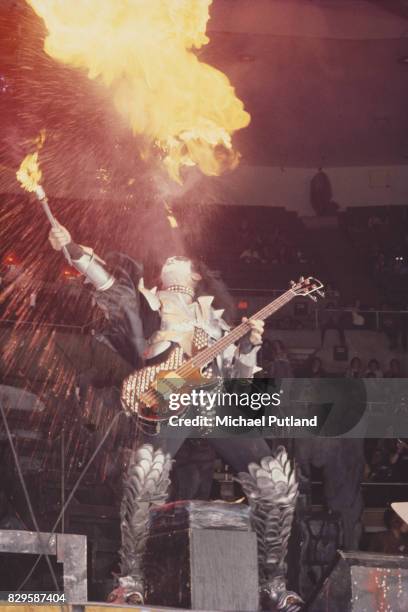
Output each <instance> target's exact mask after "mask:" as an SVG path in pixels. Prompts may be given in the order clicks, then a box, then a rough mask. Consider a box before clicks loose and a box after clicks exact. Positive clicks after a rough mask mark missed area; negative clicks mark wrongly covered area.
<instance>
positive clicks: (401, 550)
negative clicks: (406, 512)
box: [370, 508, 408, 555]
mask: <svg viewBox="0 0 408 612" xmlns="http://www.w3.org/2000/svg"><path fill="white" fill-rule="evenodd" d="M383 520H384V525H385V526H386V528H387V531H383V532H382V533H377V534H375V537H373V539H372V542H371V545H370V550H371V551H372V552H377V553H383V554H386V555H406V554H407V553H408V536H407V533H408V525H407V524H406V523H404V521H403V520H402V519H401V518H400V517H399V516H398V515H397V514H396V513H395V512H394V510H392V508H386V510H385V512H384V517H383Z"/></svg>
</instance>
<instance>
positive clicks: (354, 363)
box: [345, 357, 363, 378]
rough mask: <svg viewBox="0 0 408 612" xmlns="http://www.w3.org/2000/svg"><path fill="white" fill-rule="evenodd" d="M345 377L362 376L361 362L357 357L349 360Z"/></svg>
mask: <svg viewBox="0 0 408 612" xmlns="http://www.w3.org/2000/svg"><path fill="white" fill-rule="evenodd" d="M345 376H346V378H362V376H363V364H362V363H361V359H360V358H359V357H353V359H352V360H351V361H350V364H349V367H348V368H347V370H346V374H345Z"/></svg>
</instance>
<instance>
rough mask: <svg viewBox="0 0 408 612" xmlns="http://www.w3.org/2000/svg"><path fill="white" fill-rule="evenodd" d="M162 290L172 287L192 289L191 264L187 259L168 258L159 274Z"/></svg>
mask: <svg viewBox="0 0 408 612" xmlns="http://www.w3.org/2000/svg"><path fill="white" fill-rule="evenodd" d="M160 278H161V282H162V285H163V288H164V289H166V288H167V287H170V286H172V285H182V286H184V287H194V280H193V278H192V262H191V260H190V259H188V258H187V257H169V258H168V259H167V260H166V261H165V263H164V266H163V267H162V269H161V273H160Z"/></svg>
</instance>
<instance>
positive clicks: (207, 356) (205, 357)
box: [143, 289, 296, 401]
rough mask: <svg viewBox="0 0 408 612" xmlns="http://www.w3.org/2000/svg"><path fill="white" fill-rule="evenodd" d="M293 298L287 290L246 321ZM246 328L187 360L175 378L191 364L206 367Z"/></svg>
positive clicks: (148, 395) (244, 325)
mask: <svg viewBox="0 0 408 612" xmlns="http://www.w3.org/2000/svg"><path fill="white" fill-rule="evenodd" d="M295 296H296V293H294V291H293V290H292V289H289V290H288V291H286V292H285V293H284V294H283V295H281V296H280V297H279V298H277V299H276V300H274V301H273V302H272V303H271V304H267V305H266V306H264V307H263V308H262V309H261V310H259V311H258V312H257V313H255V314H254V315H252V317H249V319H248V320H254V319H264V318H266V317H267V316H269V315H270V314H272V313H273V312H275V311H276V310H278V308H280V307H281V306H283V305H284V304H285V303H286V302H288V301H289V300H290V299H292V298H293V297H295ZM247 328H248V322H247V321H246V322H245V323H241V324H240V325H238V326H237V327H236V328H235V329H233V330H231V331H230V332H229V333H228V334H226V335H225V336H224V337H223V338H221V339H220V340H218V342H216V343H215V344H213V345H212V346H209V347H207V348H206V349H204V350H203V351H201V353H199V355H197V356H196V357H193V358H192V359H190V360H189V362H187V363H186V364H184V365H182V366H181V367H180V368H179V369H178V370H176V372H177V376H184V375H186V374H188V373H189V372H190V371H191V364H192V365H193V366H195V367H203V366H204V365H207V364H208V363H210V362H211V361H212V360H213V359H214V358H215V357H216V356H217V355H218V354H219V353H220V352H222V351H223V350H224V349H225V348H226V347H227V346H229V345H230V344H232V343H233V342H236V340H238V339H239V338H240V337H241V336H242V335H244V333H246V332H247ZM244 330H245V331H244ZM241 332H244V333H241ZM223 345H225V346H223ZM221 347H222V348H221ZM200 362H201V363H200ZM143 399H144V400H147V401H149V399H152V400H154V399H156V391H155V390H153V389H148V390H147V391H146V393H144V394H143Z"/></svg>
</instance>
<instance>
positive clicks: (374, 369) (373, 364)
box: [364, 359, 384, 378]
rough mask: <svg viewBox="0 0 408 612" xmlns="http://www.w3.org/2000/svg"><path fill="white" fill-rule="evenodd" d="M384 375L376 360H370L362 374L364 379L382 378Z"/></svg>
mask: <svg viewBox="0 0 408 612" xmlns="http://www.w3.org/2000/svg"><path fill="white" fill-rule="evenodd" d="M383 376H384V374H383V373H382V371H381V369H380V364H379V363H378V361H377V359H370V361H369V362H368V364H367V370H366V373H365V374H364V378H383Z"/></svg>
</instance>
